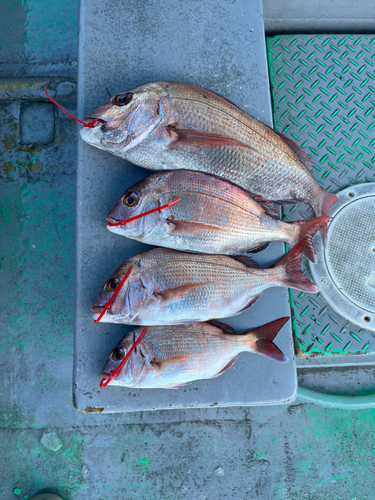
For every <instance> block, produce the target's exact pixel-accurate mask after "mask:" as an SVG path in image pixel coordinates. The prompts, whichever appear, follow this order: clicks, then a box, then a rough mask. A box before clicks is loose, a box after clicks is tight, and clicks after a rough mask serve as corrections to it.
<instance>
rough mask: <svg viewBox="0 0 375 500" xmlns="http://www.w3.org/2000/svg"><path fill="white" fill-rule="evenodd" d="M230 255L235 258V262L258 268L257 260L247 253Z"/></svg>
mask: <svg viewBox="0 0 375 500" xmlns="http://www.w3.org/2000/svg"><path fill="white" fill-rule="evenodd" d="M231 257H232V259H234V260H236V261H237V262H241V264H245V266H246V267H253V268H259V264H258V262H256V261H255V260H254V259H252V258H251V257H248V256H247V255H232V256H231Z"/></svg>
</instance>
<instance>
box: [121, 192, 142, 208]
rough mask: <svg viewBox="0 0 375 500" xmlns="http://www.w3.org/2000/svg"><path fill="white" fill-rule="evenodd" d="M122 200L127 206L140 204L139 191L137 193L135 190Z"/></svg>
mask: <svg viewBox="0 0 375 500" xmlns="http://www.w3.org/2000/svg"><path fill="white" fill-rule="evenodd" d="M122 202H123V204H124V205H126V206H127V207H135V206H136V205H138V202H139V196H138V193H136V192H135V191H132V192H131V193H128V194H126V195H125V196H124V198H123V200H122Z"/></svg>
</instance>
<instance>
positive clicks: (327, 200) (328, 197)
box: [317, 189, 337, 246]
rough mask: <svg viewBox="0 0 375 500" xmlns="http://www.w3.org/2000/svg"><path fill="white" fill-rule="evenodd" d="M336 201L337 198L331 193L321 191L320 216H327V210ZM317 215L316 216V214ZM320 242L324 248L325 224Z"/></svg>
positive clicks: (325, 237)
mask: <svg viewBox="0 0 375 500" xmlns="http://www.w3.org/2000/svg"><path fill="white" fill-rule="evenodd" d="M336 201H337V196H336V195H335V194H332V193H328V191H325V190H324V189H323V193H322V206H321V208H320V212H321V215H327V214H328V212H329V209H330V208H331V207H332V205H334V204H335V203H336ZM317 215H318V214H317ZM322 240H323V245H324V246H326V243H327V224H325V225H324V226H323V227H322Z"/></svg>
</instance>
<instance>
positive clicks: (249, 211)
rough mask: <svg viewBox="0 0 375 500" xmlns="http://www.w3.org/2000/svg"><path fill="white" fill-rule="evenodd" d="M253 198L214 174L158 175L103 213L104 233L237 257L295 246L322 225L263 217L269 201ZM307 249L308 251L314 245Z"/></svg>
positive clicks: (173, 172) (125, 193)
mask: <svg viewBox="0 0 375 500" xmlns="http://www.w3.org/2000/svg"><path fill="white" fill-rule="evenodd" d="M135 196H136V198H137V200H139V201H138V202H137V203H136V204H135V206H130V207H129V206H127V205H126V203H124V200H125V202H126V200H127V199H128V197H133V199H135V198H134V197H135ZM253 196H254V195H253ZM177 199H178V200H179V202H178V203H174V204H173V205H171V206H168V207H166V208H164V209H163V210H161V211H160V212H159V213H157V214H156V213H155V212H154V213H152V214H149V215H147V216H145V217H144V218H143V217H141V218H139V219H137V220H136V221H133V222H130V223H129V224H123V225H121V226H120V227H119V226H116V225H115V226H114V225H113V224H114V221H119V220H128V219H131V218H133V217H134V216H136V217H139V216H140V215H142V214H146V213H147V211H148V210H150V209H151V208H153V209H155V207H158V206H163V207H165V206H166V205H168V204H170V203H172V202H173V201H174V200H177ZM257 199H258V200H259V202H260V203H262V205H260V204H259V203H257V202H256V201H255V200H254V198H253V197H252V196H251V195H250V193H248V192H247V191H245V190H243V189H241V188H239V187H238V186H235V185H234V184H232V183H230V182H228V181H224V180H223V179H220V178H219V177H216V176H211V175H208V174H204V173H202V172H194V171H186V170H179V171H172V172H163V173H160V174H154V175H152V176H150V177H148V178H146V179H143V180H142V181H140V182H138V183H137V184H135V185H134V186H131V187H130V188H129V189H127V190H126V191H125V192H124V193H123V194H122V195H121V196H120V197H119V199H118V201H117V203H116V204H115V206H114V207H113V208H112V210H111V211H110V213H109V214H108V218H107V220H108V221H109V223H110V224H109V226H108V229H109V230H111V231H113V232H115V233H118V234H121V235H124V236H128V237H130V238H134V239H137V240H139V241H142V242H144V243H148V244H150V245H155V246H164V247H168V248H174V249H176V250H184V251H193V252H204V253H211V254H227V255H236V254H240V253H245V252H247V251H250V250H252V249H257V248H259V247H262V246H264V245H265V244H267V243H268V242H270V241H285V242H288V243H290V244H291V245H295V244H296V243H298V241H300V240H301V239H303V238H305V237H306V238H310V239H311V237H312V235H313V234H315V233H316V232H317V231H318V229H320V228H321V227H322V226H323V225H324V223H325V222H326V220H325V219H324V218H322V219H321V220H319V219H314V220H311V221H307V222H302V223H294V224H288V223H285V222H282V221H280V220H278V219H275V218H274V217H272V216H271V215H270V214H269V213H268V211H270V210H271V211H272V212H271V213H273V211H274V207H273V206H272V205H271V204H270V203H269V202H267V201H266V200H264V199H260V197H258V198H257ZM309 248H310V249H311V251H312V253H313V247H312V246H311V247H309ZM306 252H307V251H306ZM307 253H308V252H307ZM309 258H311V255H309Z"/></svg>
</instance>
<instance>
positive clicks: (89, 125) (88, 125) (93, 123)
mask: <svg viewBox="0 0 375 500" xmlns="http://www.w3.org/2000/svg"><path fill="white" fill-rule="evenodd" d="M44 92H45V93H46V96H47V99H48V100H50V101H51V102H53V104H56V106H57V107H58V108H60V109H61V111H63V112H64V113H65V114H67V115H68V116H70V118H73V120H75V121H76V122H78V123H80V124H81V125H83V126H84V127H89V128H93V127H95V124H96V122H97V121H98V118H95V119H94V120H93V121H92V122H90V123H85V122H82V121H81V120H78V118H76V117H75V116H73V115H71V114H70V113H68V111H67V110H66V109H64V108H63V107H62V106H60V104H57V102H56V101H54V100H53V99H52V97H50V96H49V95H48V93H47V89H46V87H44Z"/></svg>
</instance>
